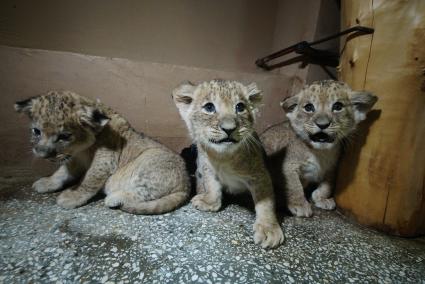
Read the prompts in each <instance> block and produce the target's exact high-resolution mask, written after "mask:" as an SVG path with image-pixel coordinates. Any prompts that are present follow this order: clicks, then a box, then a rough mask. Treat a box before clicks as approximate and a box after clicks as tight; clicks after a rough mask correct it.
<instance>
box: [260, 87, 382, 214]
mask: <svg viewBox="0 0 425 284" xmlns="http://www.w3.org/2000/svg"><path fill="white" fill-rule="evenodd" d="M376 101H377V97H376V96H374V95H372V94H370V93H368V92H355V91H352V90H351V89H350V88H349V87H348V86H347V85H346V84H345V83H342V82H337V81H332V80H326V81H318V82H314V83H312V84H311V85H309V86H306V87H304V89H303V90H301V91H300V92H299V93H298V94H297V95H295V96H292V97H289V98H287V99H285V100H284V101H283V102H282V103H281V105H282V106H283V108H284V110H285V112H286V116H287V117H288V118H289V123H288V121H286V122H283V123H281V124H278V125H275V126H272V127H271V128H269V129H267V130H266V131H265V132H264V133H263V134H262V135H261V141H262V142H263V145H264V147H265V149H266V152H267V154H268V156H269V157H270V158H271V160H277V161H280V162H279V163H280V165H273V167H277V168H278V169H280V171H282V173H281V174H280V175H281V176H282V175H283V176H282V178H281V180H280V181H277V182H278V185H277V186H276V188H277V190H282V189H283V190H284V191H285V193H286V198H287V205H288V209H289V210H290V211H291V213H292V214H294V215H296V216H305V217H309V216H311V215H312V214H313V212H312V208H311V205H310V203H309V202H308V201H307V200H306V198H305V195H304V189H305V188H306V187H307V186H309V185H311V184H313V185H317V188H316V189H315V190H314V191H313V193H312V196H311V199H312V201H313V203H314V205H315V206H316V207H319V208H322V209H327V210H332V209H334V208H335V201H334V199H333V198H332V197H331V194H332V192H331V186H332V184H333V180H334V172H335V166H336V163H337V161H338V157H339V153H340V149H341V143H342V141H343V140H344V139H346V138H347V137H348V136H349V135H350V134H352V133H353V131H354V130H355V129H356V126H357V124H358V123H359V122H360V121H362V120H364V119H365V118H366V114H367V112H368V111H369V110H370V109H371V108H372V106H373V105H374V104H375V102H376ZM279 155H280V156H282V157H283V158H278V156H279ZM275 158H277V159H275ZM282 163H283V165H282ZM274 179H275V178H274ZM282 179H283V180H282ZM279 182H280V183H284V184H282V185H280V183H279Z"/></svg>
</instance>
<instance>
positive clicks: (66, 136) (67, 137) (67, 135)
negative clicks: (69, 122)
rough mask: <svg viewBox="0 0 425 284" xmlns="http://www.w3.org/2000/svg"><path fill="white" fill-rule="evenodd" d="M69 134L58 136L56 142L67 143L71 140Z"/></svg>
mask: <svg viewBox="0 0 425 284" xmlns="http://www.w3.org/2000/svg"><path fill="white" fill-rule="evenodd" d="M71 136H72V134H71V133H61V134H59V135H58V139H57V140H58V141H69V140H70V139H71Z"/></svg>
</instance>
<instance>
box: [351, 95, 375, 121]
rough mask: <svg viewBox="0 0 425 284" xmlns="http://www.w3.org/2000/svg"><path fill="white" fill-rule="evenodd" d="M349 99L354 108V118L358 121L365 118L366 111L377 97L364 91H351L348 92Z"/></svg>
mask: <svg viewBox="0 0 425 284" xmlns="http://www.w3.org/2000/svg"><path fill="white" fill-rule="evenodd" d="M350 101H351V104H352V106H353V110H354V119H355V120H356V122H360V121H362V120H365V119H366V115H367V113H368V112H369V111H370V110H371V109H372V107H373V105H374V104H375V103H376V102H377V101H378V97H377V96H375V95H373V94H372V93H370V92H366V91H363V92H356V91H353V92H351V93H350Z"/></svg>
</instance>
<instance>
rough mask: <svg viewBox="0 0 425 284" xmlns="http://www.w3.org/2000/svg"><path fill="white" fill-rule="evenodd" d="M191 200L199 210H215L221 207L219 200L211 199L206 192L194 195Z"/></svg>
mask: <svg viewBox="0 0 425 284" xmlns="http://www.w3.org/2000/svg"><path fill="white" fill-rule="evenodd" d="M191 202H192V204H193V206H194V207H195V208H196V209H198V210H201V211H212V212H217V211H218V210H220V208H221V200H220V199H213V198H211V197H210V196H209V195H208V194H206V193H200V194H198V195H195V196H194V197H193V198H192V200H191Z"/></svg>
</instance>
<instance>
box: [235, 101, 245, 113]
mask: <svg viewBox="0 0 425 284" xmlns="http://www.w3.org/2000/svg"><path fill="white" fill-rule="evenodd" d="M245 109H246V106H245V104H244V103H238V104H237V105H236V112H243V111H244V110H245Z"/></svg>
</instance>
